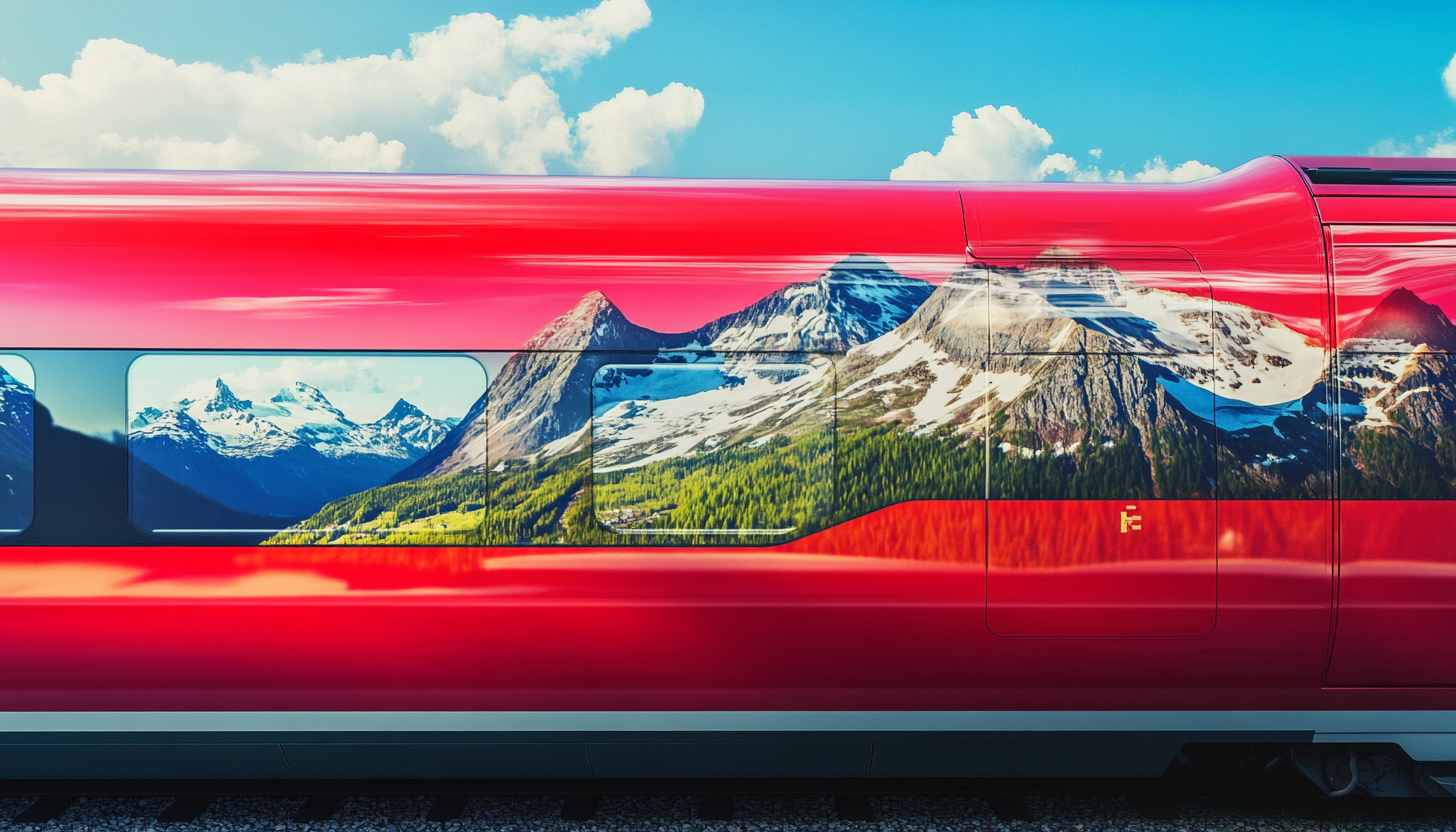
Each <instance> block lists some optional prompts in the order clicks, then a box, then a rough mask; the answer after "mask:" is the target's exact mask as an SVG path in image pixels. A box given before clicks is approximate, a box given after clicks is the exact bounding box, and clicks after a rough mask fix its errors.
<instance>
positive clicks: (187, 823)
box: [0, 775, 1456, 832]
mask: <svg viewBox="0 0 1456 832" xmlns="http://www.w3.org/2000/svg"><path fill="white" fill-rule="evenodd" d="M1352 824H1354V825H1358V826H1359V827H1360V828H1362V829H1381V828H1389V829H1401V830H1424V829H1432V830H1434V829H1449V828H1453V827H1456V799H1452V800H1446V799H1435V798H1431V799H1426V798H1407V799H1393V798H1385V799H1376V798H1363V797H1347V798H1329V797H1326V796H1325V795H1323V794H1322V793H1320V792H1318V791H1317V790H1316V789H1314V788H1313V787H1311V786H1309V785H1308V784H1307V783H1305V782H1303V781H1302V780H1300V779H1297V777H1293V776H1288V775H1281V776H1276V777H1272V778H1264V779H1261V780H1258V781H1251V780H1243V781H1212V780H1196V781H1195V780H1187V779H1170V778H1159V779H1154V780H903V781H872V782H859V783H846V782H845V781H805V780H774V781H764V780H756V781H744V780H716V781H686V780H683V781H664V780H655V781H549V782H528V781H489V782H481V781H471V782H463V781H435V782H421V781H383V782H381V781H327V782H320V781H316V782H309V783H298V782H284V783H280V782H242V783H240V782H227V783H220V782H207V781H174V782H155V781H150V782H134V783H133V782H121V781H108V782H27V783H17V782H12V783H8V784H4V785H3V786H0V828H8V829H11V830H16V832H71V831H72V830H74V831H75V832H82V830H85V831H86V832H92V831H93V830H94V831H95V832H112V831H113V830H115V832H121V830H157V829H160V828H163V827H166V828H177V829H179V830H180V829H183V828H198V829H217V830H229V831H230V832H289V831H290V830H300V829H304V828H312V827H318V828H320V829H346V828H347V829H371V830H372V829H381V830H382V829H389V830H416V829H418V830H426V832H428V830H435V829H467V828H468V829H502V830H505V829H511V830H536V829H542V830H545V829H562V830H569V829H592V830H618V829H621V830H626V829H652V830H659V829H660V830H681V829H723V830H730V832H732V831H736V832H748V830H780V829H782V830H787V829H794V830H815V829H848V828H866V829H869V828H875V829H897V830H898V829H904V830H918V829H927V830H928V829H935V830H955V829H974V830H991V829H1010V830H1017V829H1021V830H1045V832H1056V830H1068V832H1089V830H1097V829H1123V828H1127V829H1169V830H1184V829H1228V830H1251V829H1265V828H1267V829H1280V830H1290V831H1291V832H1298V830H1304V829H1309V830H1315V829H1321V830H1323V829H1329V828H1331V827H1332V826H1333V827H1345V826H1349V825H1352Z"/></svg>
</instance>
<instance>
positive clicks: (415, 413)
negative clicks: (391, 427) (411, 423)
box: [376, 399, 428, 424]
mask: <svg viewBox="0 0 1456 832" xmlns="http://www.w3.org/2000/svg"><path fill="white" fill-rule="evenodd" d="M419 418H428V417H427V416H426V415H425V412H424V411H423V410H420V409H419V408H418V407H415V406H414V405H412V404H410V403H409V402H407V401H405V400H404V399H400V400H399V401H397V402H395V403H394V407H391V408H390V409H389V412H388V413H386V414H384V417H383V418H381V419H380V420H379V421H380V422H403V421H404V420H405V419H419ZM376 424H377V423H376Z"/></svg>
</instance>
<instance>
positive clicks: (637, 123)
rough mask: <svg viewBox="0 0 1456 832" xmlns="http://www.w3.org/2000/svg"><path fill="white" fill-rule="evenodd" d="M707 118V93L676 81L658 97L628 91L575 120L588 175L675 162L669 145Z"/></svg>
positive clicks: (621, 172) (637, 91)
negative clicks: (705, 108)
mask: <svg viewBox="0 0 1456 832" xmlns="http://www.w3.org/2000/svg"><path fill="white" fill-rule="evenodd" d="M702 117H703V94H702V93H701V92H698V91H697V90H695V89H693V88H692V87H687V86H683V85H682V84H679V83H677V82H676V81H674V82H673V83H671V84H668V85H667V86H666V87H664V88H663V89H662V92H659V93H657V94H656V95H648V94H647V93H646V92H643V91H642V90H639V89H633V88H632V87H628V88H626V89H624V90H622V91H621V92H619V93H617V94H616V95H615V96H613V97H612V98H610V99H609V100H607V101H603V102H602V103H600V104H598V105H596V106H595V107H592V108H591V109H590V110H587V111H586V112H584V113H582V114H581V116H579V117H578V118H577V120H576V132H577V137H578V138H579V139H580V140H581V145H582V151H581V162H580V163H579V164H578V167H580V168H581V169H582V170H584V171H586V172H587V173H598V174H625V173H631V172H632V171H634V170H641V169H645V168H651V167H653V166H654V165H657V164H660V162H661V161H662V160H665V159H671V158H672V148H671V146H670V144H669V142H670V140H671V139H673V138H675V137H677V136H681V135H682V134H684V133H686V132H687V131H689V130H691V129H693V127H694V126H695V125H696V124H697V123H698V119H700V118H702Z"/></svg>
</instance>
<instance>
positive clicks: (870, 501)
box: [267, 424, 1212, 546]
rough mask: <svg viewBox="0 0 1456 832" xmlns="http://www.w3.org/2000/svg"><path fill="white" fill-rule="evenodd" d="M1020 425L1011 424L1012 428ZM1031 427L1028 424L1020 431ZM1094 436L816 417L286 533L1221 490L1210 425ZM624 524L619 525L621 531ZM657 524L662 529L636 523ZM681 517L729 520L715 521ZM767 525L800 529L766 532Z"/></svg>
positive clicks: (543, 541)
mask: <svg viewBox="0 0 1456 832" xmlns="http://www.w3.org/2000/svg"><path fill="white" fill-rule="evenodd" d="M997 438H998V439H1004V438H1006V437H997ZM1019 438H1021V439H1022V440H1023V441H1027V439H1028V438H1027V437H1019ZM1099 439H1100V437H1097V436H1095V435H1094V436H1090V437H1088V439H1087V441H1086V442H1084V443H1083V444H1082V445H1080V446H1078V447H1077V448H1076V449H1074V450H1073V451H1072V452H1070V453H1063V454H1060V455H1057V454H1050V453H1043V454H1041V455H1039V456H1036V455H1034V456H1029V457H1028V456H1024V455H1022V454H1020V453H1010V454H1007V453H1002V451H1001V450H1000V449H999V448H992V449H991V451H990V453H989V454H988V452H987V448H986V445H985V444H984V442H983V441H982V440H981V439H979V438H974V437H967V436H965V435H962V434H956V433H954V431H953V429H952V428H950V427H949V426H944V427H941V428H939V429H938V430H936V431H935V432H933V433H930V434H928V435H924V436H917V435H914V434H912V433H910V432H909V431H907V430H906V429H905V428H904V427H903V426H902V425H899V424H884V425H878V426H875V427H868V428H863V427H861V428H853V429H846V430H841V431H838V432H831V431H816V432H811V433H806V434H802V435H800V436H797V437H793V438H789V437H783V436H779V437H775V438H774V439H772V440H770V441H768V442H766V443H764V444H762V445H761V446H759V447H750V446H748V445H746V444H740V445H738V446H735V447H732V448H728V449H724V450H720V451H716V452H713V453H707V454H700V455H697V456H693V457H687V458H679V459H671V460H664V461H661V462H656V463H652V464H649V465H644V466H641V467H638V468H632V469H626V470H622V471H614V472H608V473H603V474H599V475H597V476H596V477H595V478H593V476H592V470H591V458H590V455H589V453H587V452H585V451H581V452H577V453H574V454H567V455H562V456H557V457H551V458H548V459H545V460H540V461H536V462H524V461H519V462H512V463H508V464H506V465H504V466H502V467H501V469H500V470H498V471H496V472H491V473H485V472H473V473H465V474H455V475H448V476H441V477H427V478H423V479H418V480H411V481H409V482H404V483H398V484H394V485H386V486H381V487H379V488H374V489H370V490H368V491H364V492H362V493H359V494H354V495H351V496H349V497H346V498H344V499H341V500H337V501H335V502H333V503H330V504H329V505H327V506H325V507H324V508H323V509H322V510H320V511H319V512H318V513H317V514H315V515H314V516H313V517H310V518H309V519H308V520H307V521H305V522H303V523H300V524H299V525H298V526H295V527H294V528H292V529H289V530H287V531H285V532H282V533H280V534H278V535H275V536H274V537H273V538H271V539H270V540H268V541H267V543H268V544H270V545H308V544H315V545H316V544H335V545H338V544H345V545H391V546H393V545H409V544H417V545H436V546H441V545H444V546H451V545H455V546H470V545H474V546H480V545H485V546H515V545H531V544H536V545H579V546H603V545H631V546H644V545H689V544H711V545H719V546H723V545H763V544H765V543H772V542H778V541H782V540H786V539H789V538H792V537H796V536H800V535H803V534H808V533H811V532H814V531H818V530H819V529H822V528H826V527H828V526H831V525H834V524H836V523H841V522H844V521H846V520H850V519H853V518H855V517H860V516H863V515H865V514H868V513H870V512H872V511H876V510H878V509H881V508H884V507H886V506H889V505H893V504H895V503H902V502H908V501H911V500H957V499H972V500H974V499H981V497H982V495H983V494H984V493H985V489H986V487H987V482H988V478H987V476H986V474H987V469H986V464H987V461H988V456H989V461H990V464H991V476H990V478H989V481H990V483H991V486H992V489H993V495H994V496H996V497H999V498H1002V499H1132V498H1139V499H1141V498H1147V497H1151V496H1174V497H1184V498H1188V497H1206V496H1209V495H1210V492H1211V488H1210V486H1209V485H1208V482H1209V479H1210V478H1209V474H1208V471H1209V470H1211V467H1212V461H1211V460H1210V459H1209V456H1210V455H1211V451H1209V450H1208V449H1207V447H1206V445H1203V444H1200V442H1199V438H1198V436H1197V435H1193V436H1186V437H1180V436H1177V435H1173V434H1163V433H1159V434H1157V435H1155V436H1153V437H1151V438H1150V443H1151V446H1152V448H1153V449H1154V450H1155V451H1156V452H1157V453H1158V456H1157V461H1156V464H1150V463H1149V461H1148V458H1147V456H1146V455H1145V454H1144V453H1143V451H1142V449H1141V447H1140V446H1138V445H1136V444H1133V443H1131V442H1129V441H1127V440H1122V441H1118V442H1112V443H1110V444H1109V443H1104V442H1101V441H1099ZM614 529H616V530H614ZM644 529H646V530H650V531H651V532H652V533H650V534H641V533H623V532H624V531H627V532H640V531H641V530H644ZM677 529H721V530H729V531H732V532H734V533H730V534H721V533H714V534H700V533H695V532H691V531H683V532H675V531H674V530H677ZM755 529H791V530H792V532H791V533H785V532H781V533H776V534H769V533H764V534H755V533H753V530H755Z"/></svg>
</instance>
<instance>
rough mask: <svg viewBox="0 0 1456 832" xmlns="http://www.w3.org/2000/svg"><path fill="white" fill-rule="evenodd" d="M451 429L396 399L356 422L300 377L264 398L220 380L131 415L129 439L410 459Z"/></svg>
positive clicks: (262, 452) (241, 450)
mask: <svg viewBox="0 0 1456 832" xmlns="http://www.w3.org/2000/svg"><path fill="white" fill-rule="evenodd" d="M449 432H450V425H449V424H448V423H447V422H446V421H445V420H443V419H435V418H432V417H430V416H428V415H426V414H425V413H424V412H422V411H421V410H420V409H419V408H417V407H415V406H414V405H412V404H410V403H409V402H407V401H405V400H404V399H400V400H399V401H397V402H396V403H395V405H394V407H393V409H391V410H390V411H389V413H387V414H385V415H384V416H383V417H382V418H380V419H379V420H377V421H375V422H370V423H366V424H362V425H361V424H357V423H355V422H353V421H351V420H350V419H349V418H348V417H347V416H345V415H344V412H343V411H342V410H339V409H338V408H337V407H334V406H333V404H331V403H330V402H329V400H328V398H326V397H325V396H324V394H323V392H322V391H320V390H319V389H318V388H316V387H313V386H311V385H308V384H305V383H303V382H301V381H296V382H294V383H293V384H292V385H291V386H289V387H285V388H283V389H282V390H279V391H278V392H277V393H276V394H274V395H273V397H272V398H270V399H268V401H267V402H256V403H255V402H253V401H252V400H250V399H240V398H238V397H237V396H236V395H235V394H234V393H233V391H232V390H231V389H230V388H229V387H228V386H227V384H226V383H224V382H223V380H222V379H218V380H217V381H216V385H215V387H214V390H213V394H212V395H211V396H208V397H207V398H204V399H195V400H193V399H183V400H182V401H179V402H177V404H176V406H175V407H172V408H169V409H167V410H159V409H158V408H156V407H147V408H144V409H142V410H140V411H138V412H137V413H136V414H134V415H133V417H132V421H131V430H130V434H131V438H133V439H140V438H147V437H153V436H169V437H171V438H173V439H175V440H176V441H178V442H183V443H189V442H196V443H201V444H203V445H205V446H207V447H209V448H211V449H212V450H214V451H217V452H218V453H219V454H222V455H223V456H228V457H241V458H249V457H258V456H271V455H274V454H277V453H280V452H282V451H286V450H289V449H291V448H296V447H309V448H312V449H313V450H315V451H318V452H319V453H321V454H323V455H325V456H331V457H343V456H350V455H353V454H370V455H375V456H383V457H390V458H394V459H415V458H418V457H419V456H420V454H422V453H424V452H425V451H427V450H429V449H430V448H433V447H434V446H435V444H436V443H438V442H439V441H440V440H441V439H442V438H444V436H445V435H446V434H447V433H449Z"/></svg>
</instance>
